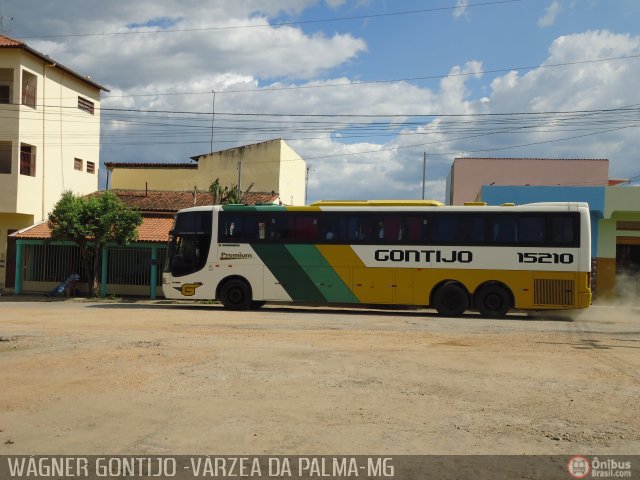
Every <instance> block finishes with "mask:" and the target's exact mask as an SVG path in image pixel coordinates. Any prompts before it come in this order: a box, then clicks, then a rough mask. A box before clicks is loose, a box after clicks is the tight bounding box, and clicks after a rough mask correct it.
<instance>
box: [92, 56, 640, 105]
mask: <svg viewBox="0 0 640 480" xmlns="http://www.w3.org/2000/svg"><path fill="white" fill-rule="evenodd" d="M637 58H640V54H638V55H623V56H619V57H609V58H599V59H590V60H579V61H575V62H562V63H549V64H545V65H529V66H519V67H509V68H497V69H491V70H476V71H474V72H460V73H449V74H438V75H425V76H416V77H406V78H394V79H387V80H363V81H358V82H338V83H326V84H322V85H290V86H286V87H265V88H248V89H238V90H220V91H218V92H217V93H219V94H229V93H262V92H278V91H286V90H307V89H317V88H337V87H358V86H363V85H375V84H385V83H399V82H415V81H419V80H438V79H443V78H455V77H470V76H474V75H485V74H493V73H505V72H511V71H515V70H535V69H539V68H558V67H569V66H575V65H586V64H590V63H599V62H610V61H618V60H632V59H637ZM208 94H211V92H210V91H209V92H205V91H202V92H173V93H141V94H130V95H106V96H105V97H104V99H105V100H108V99H110V98H134V97H161V96H182V95H208Z"/></svg>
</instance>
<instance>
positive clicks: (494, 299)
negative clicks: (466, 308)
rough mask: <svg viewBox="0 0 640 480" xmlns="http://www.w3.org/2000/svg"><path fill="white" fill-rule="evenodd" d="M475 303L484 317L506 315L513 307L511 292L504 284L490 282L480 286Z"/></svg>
mask: <svg viewBox="0 0 640 480" xmlns="http://www.w3.org/2000/svg"><path fill="white" fill-rule="evenodd" d="M473 303H474V304H475V306H476V308H477V309H478V311H479V312H480V315H482V316H483V317H504V316H505V315H506V314H507V312H508V311H509V310H510V309H511V307H512V303H513V302H512V301H511V294H510V292H509V291H508V290H507V289H506V288H505V287H503V286H502V285H497V284H490V285H485V286H483V287H480V290H478V291H477V292H476V294H475V295H474V298H473Z"/></svg>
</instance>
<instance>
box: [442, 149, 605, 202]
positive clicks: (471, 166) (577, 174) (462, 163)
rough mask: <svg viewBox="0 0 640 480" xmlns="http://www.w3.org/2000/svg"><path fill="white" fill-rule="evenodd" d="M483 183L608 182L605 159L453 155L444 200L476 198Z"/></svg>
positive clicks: (597, 184)
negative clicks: (458, 156)
mask: <svg viewBox="0 0 640 480" xmlns="http://www.w3.org/2000/svg"><path fill="white" fill-rule="evenodd" d="M483 185H510V186H516V185H517V186H520V185H536V186H544V185H562V186H594V187H595V186H607V185H609V160H607V159H550V158H456V159H455V160H454V161H453V165H452V166H451V170H450V171H449V176H448V177H447V190H446V198H445V203H447V204H448V205H462V204H464V203H465V202H473V201H475V200H476V199H477V198H478V195H479V194H480V190H481V189H482V186H483Z"/></svg>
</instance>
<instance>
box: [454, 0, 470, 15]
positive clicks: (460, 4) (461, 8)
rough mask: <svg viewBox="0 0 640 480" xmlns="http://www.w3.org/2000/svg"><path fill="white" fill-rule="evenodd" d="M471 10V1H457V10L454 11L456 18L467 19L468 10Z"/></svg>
mask: <svg viewBox="0 0 640 480" xmlns="http://www.w3.org/2000/svg"><path fill="white" fill-rule="evenodd" d="M468 8H469V0H457V1H456V8H455V9H454V10H453V16H454V18H456V19H458V18H460V17H466V16H467V15H468V13H467V9H468Z"/></svg>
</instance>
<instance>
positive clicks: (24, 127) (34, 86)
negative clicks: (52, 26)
mask: <svg viewBox="0 0 640 480" xmlns="http://www.w3.org/2000/svg"><path fill="white" fill-rule="evenodd" d="M101 90H104V91H108V90H107V89H106V88H104V87H102V86H101V85H99V84H97V83H96V82H94V81H92V80H91V79H89V77H85V76H82V75H80V74H78V73H76V72H74V71H73V70H71V69H70V68H68V67H66V66H64V65H62V64H60V63H58V62H56V61H55V60H53V59H51V58H49V57H48V56H46V55H44V54H42V53H40V52H38V51H36V50H34V49H32V48H31V47H29V46H28V45H26V44H25V43H23V42H20V41H18V40H14V39H12V38H9V37H6V36H3V35H0V288H4V287H5V286H8V287H11V286H12V285H10V284H11V282H12V278H11V277H12V272H8V271H7V269H6V265H7V258H8V255H10V253H8V252H7V245H8V238H7V236H8V235H9V234H11V233H13V232H14V231H16V230H18V229H21V228H25V227H28V226H30V225H33V224H34V223H37V222H40V221H44V220H46V219H47V217H48V214H49V212H50V211H51V210H52V208H53V206H54V205H55V203H56V202H57V201H58V200H59V198H60V195H61V194H62V192H64V191H66V190H71V191H73V192H75V193H79V194H87V193H91V192H94V191H95V190H97V189H98V168H99V152H100V92H101ZM7 277H9V278H7Z"/></svg>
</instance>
